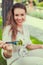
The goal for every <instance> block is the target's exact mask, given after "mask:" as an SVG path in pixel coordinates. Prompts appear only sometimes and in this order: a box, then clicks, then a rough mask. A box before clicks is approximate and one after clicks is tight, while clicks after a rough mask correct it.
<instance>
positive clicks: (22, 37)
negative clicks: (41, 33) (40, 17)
mask: <svg viewBox="0 0 43 65" xmlns="http://www.w3.org/2000/svg"><path fill="white" fill-rule="evenodd" d="M10 27H11V26H10V25H8V26H6V28H5V29H4V32H3V36H2V40H3V41H4V42H11V41H12V38H11V35H12V32H9V30H10ZM16 40H17V41H18V40H22V41H23V46H26V45H27V44H31V40H30V35H29V26H28V24H23V34H22V33H20V32H18V34H17V38H16ZM13 49H14V50H15V49H16V50H17V49H18V47H17V46H15V45H13ZM2 56H3V50H2ZM17 56H18V54H16V53H15V52H14V51H13V55H12V57H11V58H9V59H8V60H7V63H8V65H9V64H10V62H11V61H12V60H13V59H14V57H17ZM3 57H4V56H3ZM4 58H5V57H4Z"/></svg>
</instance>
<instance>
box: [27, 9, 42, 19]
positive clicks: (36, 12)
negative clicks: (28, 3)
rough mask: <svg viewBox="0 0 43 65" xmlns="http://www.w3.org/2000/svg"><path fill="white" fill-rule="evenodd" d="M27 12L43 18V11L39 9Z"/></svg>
mask: <svg viewBox="0 0 43 65" xmlns="http://www.w3.org/2000/svg"><path fill="white" fill-rule="evenodd" d="M27 14H28V15H30V16H33V17H36V18H39V19H43V12H42V11H41V10H39V9H36V10H34V11H31V12H29V13H27Z"/></svg>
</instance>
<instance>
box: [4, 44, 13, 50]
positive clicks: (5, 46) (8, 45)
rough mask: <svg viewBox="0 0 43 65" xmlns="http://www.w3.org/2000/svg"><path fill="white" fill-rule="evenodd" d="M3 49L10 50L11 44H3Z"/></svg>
mask: <svg viewBox="0 0 43 65" xmlns="http://www.w3.org/2000/svg"><path fill="white" fill-rule="evenodd" d="M3 49H4V50H7V51H12V45H10V44H5V45H3Z"/></svg>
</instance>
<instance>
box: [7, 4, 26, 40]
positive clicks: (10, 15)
mask: <svg viewBox="0 0 43 65" xmlns="http://www.w3.org/2000/svg"><path fill="white" fill-rule="evenodd" d="M15 8H21V9H24V10H25V12H27V11H26V7H25V5H24V4H22V3H16V4H14V5H13V6H12V8H11V10H10V11H9V12H8V15H7V19H6V26H7V25H11V29H10V31H12V39H14V40H15V39H16V35H17V24H16V21H15V20H14V10H15Z"/></svg>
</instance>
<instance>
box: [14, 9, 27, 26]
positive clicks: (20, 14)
mask: <svg viewBox="0 0 43 65" xmlns="http://www.w3.org/2000/svg"><path fill="white" fill-rule="evenodd" d="M25 17H26V12H25V10H24V9H21V8H15V10H14V19H15V21H16V23H17V25H22V23H23V22H24V21H25Z"/></svg>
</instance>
